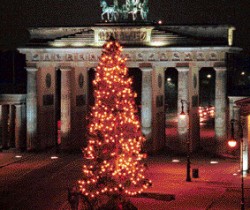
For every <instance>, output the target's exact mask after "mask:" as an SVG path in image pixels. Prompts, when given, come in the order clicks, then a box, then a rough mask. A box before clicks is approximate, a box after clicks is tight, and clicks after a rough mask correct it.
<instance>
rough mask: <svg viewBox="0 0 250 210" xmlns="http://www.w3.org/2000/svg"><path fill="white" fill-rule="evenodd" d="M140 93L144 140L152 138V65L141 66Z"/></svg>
mask: <svg viewBox="0 0 250 210" xmlns="http://www.w3.org/2000/svg"><path fill="white" fill-rule="evenodd" d="M141 70H142V94H141V100H142V101H141V104H142V107H141V124H142V133H143V134H144V135H145V137H146V140H149V141H150V140H151V138H152V67H143V68H141Z"/></svg>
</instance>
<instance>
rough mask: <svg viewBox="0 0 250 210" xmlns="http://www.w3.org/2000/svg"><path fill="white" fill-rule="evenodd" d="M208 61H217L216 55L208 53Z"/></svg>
mask: <svg viewBox="0 0 250 210" xmlns="http://www.w3.org/2000/svg"><path fill="white" fill-rule="evenodd" d="M209 60H210V61H216V60H218V54H217V53H215V52H210V53H209Z"/></svg>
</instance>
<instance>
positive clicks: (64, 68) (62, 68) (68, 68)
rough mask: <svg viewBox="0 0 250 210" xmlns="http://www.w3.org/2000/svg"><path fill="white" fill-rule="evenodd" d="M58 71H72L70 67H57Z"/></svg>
mask: <svg viewBox="0 0 250 210" xmlns="http://www.w3.org/2000/svg"><path fill="white" fill-rule="evenodd" d="M59 69H60V70H61V71H71V70H72V67H70V66H62V67H59Z"/></svg>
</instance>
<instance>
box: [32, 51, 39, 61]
mask: <svg viewBox="0 0 250 210" xmlns="http://www.w3.org/2000/svg"><path fill="white" fill-rule="evenodd" d="M39 60H40V57H39V54H38V53H34V54H32V61H39Z"/></svg>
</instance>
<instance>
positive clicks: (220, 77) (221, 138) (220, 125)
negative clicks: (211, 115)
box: [214, 67, 227, 154]
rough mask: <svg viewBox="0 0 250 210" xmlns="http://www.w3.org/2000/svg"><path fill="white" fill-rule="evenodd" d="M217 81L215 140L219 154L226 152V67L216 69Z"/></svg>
mask: <svg viewBox="0 0 250 210" xmlns="http://www.w3.org/2000/svg"><path fill="white" fill-rule="evenodd" d="M214 69H215V72H216V80H215V138H216V141H217V144H218V147H217V153H218V154H222V153H224V152H225V150H226V148H225V147H226V139H227V129H226V127H227V123H226V67H216V68H214Z"/></svg>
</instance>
